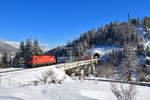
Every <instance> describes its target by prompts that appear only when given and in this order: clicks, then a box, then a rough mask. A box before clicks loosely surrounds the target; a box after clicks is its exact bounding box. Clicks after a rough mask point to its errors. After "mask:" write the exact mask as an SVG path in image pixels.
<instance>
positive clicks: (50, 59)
mask: <svg viewBox="0 0 150 100" xmlns="http://www.w3.org/2000/svg"><path fill="white" fill-rule="evenodd" d="M90 58H91V57H89V56H82V57H80V56H78V57H73V56H72V57H57V58H56V57H55V56H48V55H42V56H36V55H34V56H32V57H30V58H29V59H28V60H27V62H26V64H27V65H28V66H30V67H37V66H44V65H51V64H56V63H66V62H73V61H81V60H88V59H90Z"/></svg>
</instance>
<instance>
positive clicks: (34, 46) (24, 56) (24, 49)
mask: <svg viewBox="0 0 150 100" xmlns="http://www.w3.org/2000/svg"><path fill="white" fill-rule="evenodd" d="M41 54H43V51H42V49H41V48H40V47H39V42H38V40H37V39H35V40H34V42H33V43H32V40H31V39H30V38H28V39H27V40H26V42H24V41H22V42H21V43H20V49H19V50H18V52H17V53H16V55H15V57H14V59H13V66H14V67H18V66H25V65H26V61H28V60H29V59H30V58H31V56H33V55H38V56H40V55H41Z"/></svg>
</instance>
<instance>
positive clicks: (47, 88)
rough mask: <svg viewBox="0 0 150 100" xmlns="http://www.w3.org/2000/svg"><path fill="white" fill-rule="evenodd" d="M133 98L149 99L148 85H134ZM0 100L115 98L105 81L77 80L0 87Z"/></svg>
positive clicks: (87, 99)
mask: <svg viewBox="0 0 150 100" xmlns="http://www.w3.org/2000/svg"><path fill="white" fill-rule="evenodd" d="M136 89H137V94H136V99H135V100H149V98H150V95H149V94H150V87H142V86H136ZM0 100H117V99H116V97H115V96H114V94H113V93H112V92H111V85H110V83H107V82H97V81H79V80H76V81H75V82H73V83H66V84H62V85H59V84H50V85H39V86H27V87H22V88H19V87H13V88H6V87H0Z"/></svg>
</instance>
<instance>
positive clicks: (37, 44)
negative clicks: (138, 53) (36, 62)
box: [33, 39, 42, 56]
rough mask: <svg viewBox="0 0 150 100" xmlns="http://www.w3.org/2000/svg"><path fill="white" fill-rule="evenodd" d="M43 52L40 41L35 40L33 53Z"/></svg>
mask: <svg viewBox="0 0 150 100" xmlns="http://www.w3.org/2000/svg"><path fill="white" fill-rule="evenodd" d="M41 54H42V50H41V48H40V47H39V42H38V40H37V39H35V40H34V43H33V55H38V56H39V55H41Z"/></svg>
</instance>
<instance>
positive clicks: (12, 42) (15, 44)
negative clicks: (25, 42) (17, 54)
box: [5, 41, 20, 49]
mask: <svg viewBox="0 0 150 100" xmlns="http://www.w3.org/2000/svg"><path fill="white" fill-rule="evenodd" d="M5 42H6V43H7V44H9V45H11V46H13V47H15V48H17V49H19V46H20V43H19V42H14V41H5Z"/></svg>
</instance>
